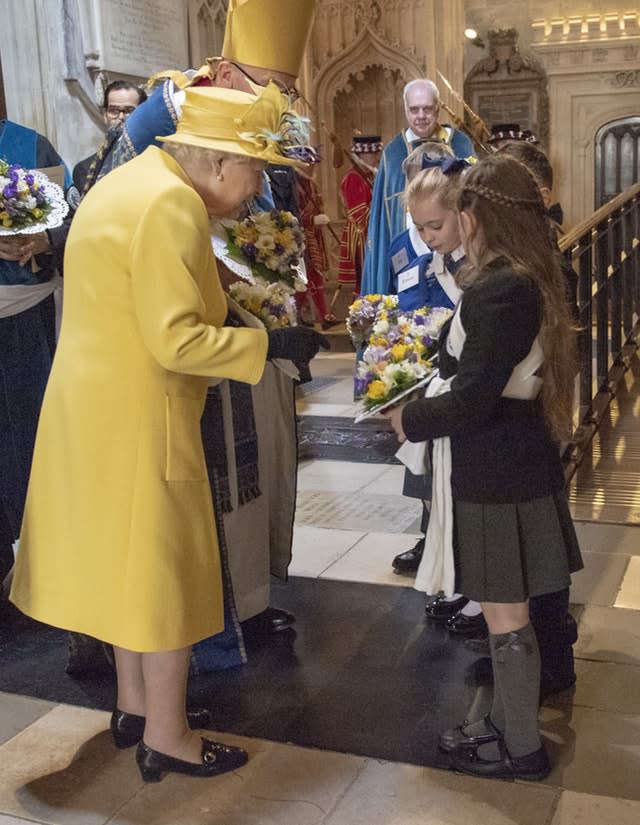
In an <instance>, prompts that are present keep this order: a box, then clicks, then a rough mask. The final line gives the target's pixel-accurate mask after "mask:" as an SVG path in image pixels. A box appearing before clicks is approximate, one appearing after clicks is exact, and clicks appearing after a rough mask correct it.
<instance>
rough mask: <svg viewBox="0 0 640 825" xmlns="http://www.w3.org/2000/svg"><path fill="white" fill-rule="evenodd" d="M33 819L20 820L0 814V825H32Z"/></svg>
mask: <svg viewBox="0 0 640 825" xmlns="http://www.w3.org/2000/svg"><path fill="white" fill-rule="evenodd" d="M33 822H34V820H33V819H21V818H18V817H16V816H4V814H0V825H33Z"/></svg>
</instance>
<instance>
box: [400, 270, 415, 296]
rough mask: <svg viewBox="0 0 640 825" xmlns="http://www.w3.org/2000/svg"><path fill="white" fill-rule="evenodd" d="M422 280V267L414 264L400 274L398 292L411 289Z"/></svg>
mask: <svg viewBox="0 0 640 825" xmlns="http://www.w3.org/2000/svg"><path fill="white" fill-rule="evenodd" d="M419 280H420V267H419V266H412V267H411V269H407V271H406V272H401V273H400V274H399V275H398V292H404V291H405V289H410V288H411V287H412V286H415V285H416V284H417V283H418V281H419Z"/></svg>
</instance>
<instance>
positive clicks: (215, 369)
mask: <svg viewBox="0 0 640 825" xmlns="http://www.w3.org/2000/svg"><path fill="white" fill-rule="evenodd" d="M285 105H286V104H285V103H284V99H283V97H282V95H281V94H280V93H279V91H278V90H277V88H276V87H275V86H274V85H273V84H270V85H269V86H268V87H267V88H266V89H265V91H264V92H263V93H262V94H261V95H260V96H259V97H258V98H256V97H253V96H251V95H248V94H245V93H243V92H238V91H235V90H229V89H218V88H197V89H189V90H187V92H186V100H185V103H184V107H183V112H182V116H181V120H180V122H179V124H178V129H177V132H176V133H175V134H174V135H171V136H169V137H166V138H163V140H164V141H165V143H164V149H159V148H157V147H150V148H149V149H147V150H146V151H145V152H144V153H143V154H142V155H140V156H139V157H137V158H135V159H134V160H132V161H131V162H130V163H127V164H125V165H124V166H122V167H121V168H119V169H117V170H115V171H114V172H112V173H111V174H110V175H108V176H107V177H105V178H104V180H102V181H101V182H100V183H98V184H97V185H96V186H95V187H94V188H93V189H92V190H91V192H89V194H88V195H87V197H86V199H85V200H84V201H83V203H82V205H81V206H80V208H79V210H78V212H77V214H76V216H75V218H74V221H73V224H72V228H71V231H70V233H69V238H68V241H67V248H66V259H65V304H64V318H63V323H62V330H61V335H60V341H59V344H58V349H57V353H56V357H55V361H54V365H53V369H52V371H51V378H50V381H49V385H48V387H47V391H46V395H45V400H44V404H43V407H42V413H41V417H40V424H39V430H38V437H37V443H36V449H35V455H34V460H33V468H32V474H31V480H30V485H29V492H28V500H27V505H26V512H25V517H24V522H23V528H22V534H21V544H20V552H19V555H18V559H17V565H16V572H15V577H14V583H13V588H12V591H11V599H12V600H13V601H14V603H15V604H16V605H17V606H18V607H19V608H20V609H21V610H22V611H23V612H24V613H26V614H28V615H29V616H32V617H33V618H35V619H37V620H39V621H42V622H46V623H48V624H51V625H55V626H58V627H62V628H66V629H68V630H74V631H78V632H81V633H86V634H89V635H91V636H95V637H96V638H98V639H101V640H103V641H106V642H109V643H111V644H112V645H113V646H114V652H115V660H116V670H117V680H118V699H117V709H116V711H115V712H114V717H113V718H112V731H113V733H114V737H115V740H116V744H117V745H119V746H120V747H125V746H128V745H133V744H135V743H136V742H137V743H138V750H137V754H136V756H137V762H138V766H139V768H140V771H141V773H142V776H143V778H144V779H145V780H147V781H157V780H158V779H160V778H161V776H162V774H163V772H164V771H168V770H172V771H178V772H182V773H189V774H192V775H199V776H211V775H214V774H217V773H222V772H224V771H226V770H232V769H234V768H236V767H238V766H240V765H242V764H244V762H245V761H246V759H247V756H246V753H245V752H244V751H242V750H240V749H239V748H232V747H230V746H226V745H222V744H219V743H215V742H211V741H210V740H207V739H202V740H200V738H199V736H198V735H197V734H196V733H194V732H192V731H191V730H190V729H189V726H188V720H187V717H186V711H185V703H186V682H187V673H188V665H189V655H190V646H191V645H192V644H193V643H195V642H197V641H199V640H200V639H203V638H205V637H208V636H211V635H213V634H215V633H217V632H219V631H220V630H221V629H222V627H223V606H222V593H221V586H220V563H219V558H218V553H217V552H212V548H214V549H215V548H216V532H215V524H214V517H213V510H212V502H211V493H210V488H209V483H208V480H207V471H206V467H205V460H204V456H203V451H202V442H201V436H200V416H201V413H202V409H203V406H204V401H205V396H206V390H207V384H208V382H209V380H210V379H211V377H223V378H231V379H234V380H239V381H246V382H248V383H250V384H255V383H256V382H258V381H259V379H260V377H261V375H262V371H263V369H264V366H265V359H267V358H272V357H274V358H275V357H285V358H286V357H289V358H302V359H303V360H304V359H309V358H311V357H313V355H315V354H316V353H317V351H318V347H319V345H321V344H322V343H323V339H322V336H320V335H319V334H318V333H315V332H314V331H313V330H309V329H306V328H297V327H295V328H291V329H285V330H278V331H275V332H272V333H269V334H267V333H266V332H265V331H263V330H256V329H248V328H230V327H224V326H223V322H224V320H225V316H226V306H227V305H226V299H225V296H224V294H223V291H222V288H221V285H220V282H219V279H218V275H217V271H216V264H215V259H214V257H213V254H212V250H211V242H210V236H209V218H210V216H216V217H225V216H231V217H232V216H235V215H236V214H237V213H238V211H239V209H240V207H241V205H242V203H243V201H244V200H245V199H247V198H250V197H251V196H252V195H253V194H254V193H255V192H256V191H258V190H260V189H261V185H262V184H261V181H262V174H263V170H264V167H265V165H266V162H267V161H274V160H277V161H278V162H281V163H282V162H284V163H289V162H291V163H294V162H295V161H294V160H290V159H289V158H288V157H286V155H295V153H296V146H295V145H293V144H295V143H296V140H297V139H298V140H299V139H300V134H299V133H297V132H295V130H293V131H292V130H291V128H287V129H285V128H284V126H283V124H287V125H288V126H290V125H291V119H290V118H288V115H287V113H286V112H285V111H284V108H285ZM293 122H294V123H295V119H294V121H293ZM283 152H284V153H285V155H283V154H282V153H283Z"/></svg>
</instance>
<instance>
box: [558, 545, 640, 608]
mask: <svg viewBox="0 0 640 825" xmlns="http://www.w3.org/2000/svg"><path fill="white" fill-rule="evenodd" d="M582 559H583V561H584V568H583V569H582V570H579V571H578V572H577V573H574V574H573V575H572V576H571V602H572V603H573V604H597V605H602V606H604V607H609V606H611V605H612V604H614V602H615V600H616V597H617V596H618V591H619V590H620V584H621V582H622V579H623V577H624V574H625V571H626V569H627V565H628V563H629V556H626V555H620V554H616V555H609V554H606V553H594V552H592V551H590V550H583V551H582ZM639 561H640V559H639Z"/></svg>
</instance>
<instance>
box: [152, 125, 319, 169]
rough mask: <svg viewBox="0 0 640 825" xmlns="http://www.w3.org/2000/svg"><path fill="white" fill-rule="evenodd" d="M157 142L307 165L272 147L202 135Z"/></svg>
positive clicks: (289, 164) (291, 164) (163, 138)
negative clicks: (260, 146)
mask: <svg viewBox="0 0 640 825" xmlns="http://www.w3.org/2000/svg"><path fill="white" fill-rule="evenodd" d="M156 140H158V141H162V142H163V143H180V144H182V145H183V146H197V147H199V148H200V149H211V150H213V151H218V152H228V153H229V154H231V155H242V156H243V157H248V158H256V160H264V161H265V162H266V163H277V164H280V165H281V166H298V167H303V168H304V167H305V166H306V165H307V164H305V163H303V162H302V161H300V160H296V159H293V158H287V157H284V156H283V155H281V154H280V153H279V152H278V151H276V150H275V149H274V148H272V147H271V146H268V145H267V146H266V147H265V148H259V147H258V146H256V145H255V144H253V143H250V142H246V143H245V142H244V141H243V142H240V141H236V140H219V139H216V138H209V137H202V136H200V135H188V134H184V133H183V134H173V135H164V136H156Z"/></svg>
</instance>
